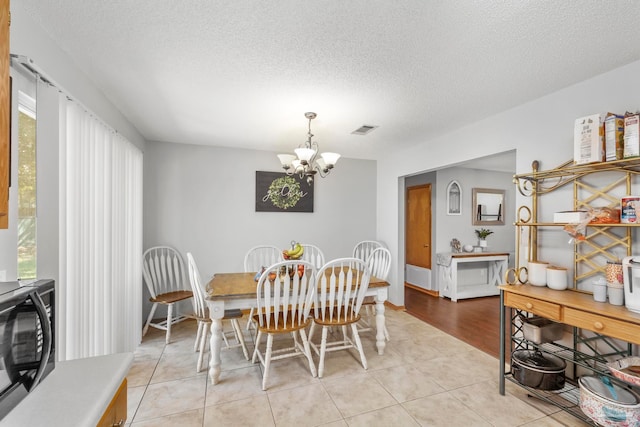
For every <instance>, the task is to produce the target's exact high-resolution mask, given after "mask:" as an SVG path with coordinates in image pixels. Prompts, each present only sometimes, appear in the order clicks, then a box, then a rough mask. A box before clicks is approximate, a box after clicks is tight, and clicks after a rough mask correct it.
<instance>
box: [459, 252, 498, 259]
mask: <svg viewBox="0 0 640 427" xmlns="http://www.w3.org/2000/svg"><path fill="white" fill-rule="evenodd" d="M483 256H509V253H508V252H456V253H453V254H451V257H452V258H476V257H483Z"/></svg>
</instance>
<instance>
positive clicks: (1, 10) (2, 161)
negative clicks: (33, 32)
mask: <svg viewBox="0 0 640 427" xmlns="http://www.w3.org/2000/svg"><path fill="white" fill-rule="evenodd" d="M10 23H11V14H10V11H9V0H0V229H1V228H9V174H10V170H9V169H10V165H11V161H10V159H11V152H10V149H9V147H10V146H11V144H10V135H11V132H10V130H11V120H10V118H11V83H10V79H9V53H10V50H9V49H10V44H9V25H10Z"/></svg>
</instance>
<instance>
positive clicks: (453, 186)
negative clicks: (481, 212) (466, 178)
mask: <svg viewBox="0 0 640 427" xmlns="http://www.w3.org/2000/svg"><path fill="white" fill-rule="evenodd" d="M447 215H462V187H460V184H459V183H458V181H456V180H453V181H451V182H450V183H449V185H448V186H447Z"/></svg>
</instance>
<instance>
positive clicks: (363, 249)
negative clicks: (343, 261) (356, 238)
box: [351, 240, 386, 262]
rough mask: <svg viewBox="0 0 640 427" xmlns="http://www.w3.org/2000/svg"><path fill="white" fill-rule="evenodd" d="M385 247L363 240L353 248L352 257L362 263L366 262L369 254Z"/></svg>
mask: <svg viewBox="0 0 640 427" xmlns="http://www.w3.org/2000/svg"><path fill="white" fill-rule="evenodd" d="M384 247H386V245H385V244H384V243H382V242H379V241H377V240H363V241H361V242H358V243H356V245H355V246H354V247H353V253H352V255H351V256H352V257H354V258H358V259H361V260H362V261H364V262H367V260H368V259H369V256H370V255H371V252H373V250H374V249H377V248H384Z"/></svg>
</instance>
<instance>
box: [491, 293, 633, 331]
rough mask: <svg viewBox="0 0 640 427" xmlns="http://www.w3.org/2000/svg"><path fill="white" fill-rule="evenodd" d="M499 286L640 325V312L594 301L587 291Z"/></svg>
mask: <svg viewBox="0 0 640 427" xmlns="http://www.w3.org/2000/svg"><path fill="white" fill-rule="evenodd" d="M498 288H499V289H500V290H502V291H504V292H510V293H514V294H518V295H522V296H525V297H530V298H535V299H539V300H542V301H545V302H549V303H553V304H557V305H559V306H562V307H570V308H572V309H575V310H580V311H584V312H588V313H593V314H595V315H599V316H606V317H610V318H613V319H617V320H621V321H625V322H630V323H633V324H636V325H640V313H635V312H633V311H630V310H628V309H627V307H626V306H624V305H613V304H609V303H607V302H597V301H594V300H593V295H591V294H588V293H585V292H580V291H574V290H571V289H566V290H563V291H557V290H554V289H549V288H548V287H546V286H533V285H500V286H498Z"/></svg>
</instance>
